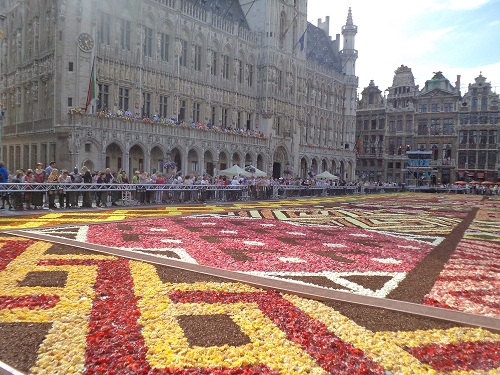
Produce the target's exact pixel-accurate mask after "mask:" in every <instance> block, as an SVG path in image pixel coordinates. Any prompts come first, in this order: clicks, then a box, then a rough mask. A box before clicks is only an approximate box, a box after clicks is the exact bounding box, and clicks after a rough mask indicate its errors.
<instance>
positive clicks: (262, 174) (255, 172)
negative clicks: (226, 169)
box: [245, 165, 267, 177]
mask: <svg viewBox="0 0 500 375" xmlns="http://www.w3.org/2000/svg"><path fill="white" fill-rule="evenodd" d="M245 170H246V171H247V172H248V173H250V175H251V176H254V177H265V176H267V173H266V172H264V171H261V170H260V169H259V168H257V167H254V166H253V165H249V166H248V167H246V168H245Z"/></svg>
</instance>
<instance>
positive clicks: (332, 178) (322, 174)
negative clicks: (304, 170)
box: [315, 171, 339, 180]
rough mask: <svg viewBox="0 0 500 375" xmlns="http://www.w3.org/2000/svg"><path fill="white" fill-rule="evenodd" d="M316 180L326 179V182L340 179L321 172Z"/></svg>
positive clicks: (326, 172)
mask: <svg viewBox="0 0 500 375" xmlns="http://www.w3.org/2000/svg"><path fill="white" fill-rule="evenodd" d="M315 177H316V178H324V179H325V180H338V179H339V178H338V177H337V176H335V175H333V174H331V173H330V172H328V171H324V172H321V173H320V174H317V175H316V176H315Z"/></svg>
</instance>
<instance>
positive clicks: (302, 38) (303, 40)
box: [294, 29, 307, 51]
mask: <svg viewBox="0 0 500 375" xmlns="http://www.w3.org/2000/svg"><path fill="white" fill-rule="evenodd" d="M306 32H307V29H306V30H305V31H304V33H303V34H302V36H301V37H300V39H299V42H298V44H300V51H303V50H304V43H305V42H306ZM294 49H295V48H294Z"/></svg>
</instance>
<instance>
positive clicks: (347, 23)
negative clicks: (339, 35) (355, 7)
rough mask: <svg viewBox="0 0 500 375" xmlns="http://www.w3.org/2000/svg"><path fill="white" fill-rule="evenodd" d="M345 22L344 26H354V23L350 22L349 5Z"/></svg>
mask: <svg viewBox="0 0 500 375" xmlns="http://www.w3.org/2000/svg"><path fill="white" fill-rule="evenodd" d="M345 24H346V26H354V23H353V22H352V12H351V7H349V11H348V12H347V21H346V23H345Z"/></svg>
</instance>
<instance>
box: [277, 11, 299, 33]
mask: <svg viewBox="0 0 500 375" xmlns="http://www.w3.org/2000/svg"><path fill="white" fill-rule="evenodd" d="M298 15H299V14H298V13H297V14H296V15H295V17H293V20H292V22H290V24H289V25H288V27H287V28H286V30H285V31H284V32H283V34H281V39H283V38H285V36H286V34H287V33H288V30H290V26H292V25H293V23H294V22H295V20H296V19H297V16H298Z"/></svg>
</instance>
